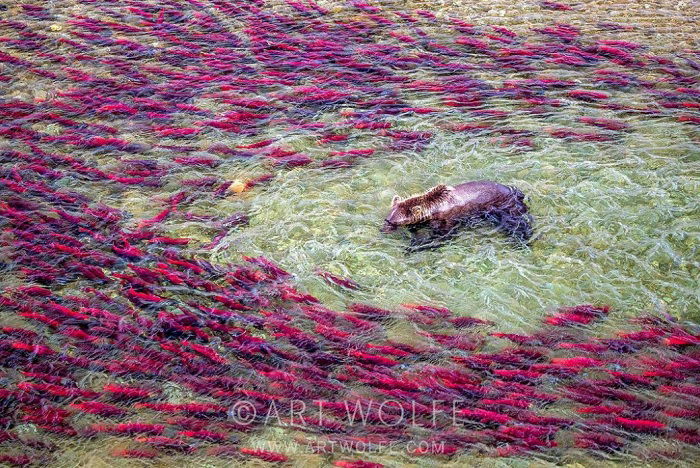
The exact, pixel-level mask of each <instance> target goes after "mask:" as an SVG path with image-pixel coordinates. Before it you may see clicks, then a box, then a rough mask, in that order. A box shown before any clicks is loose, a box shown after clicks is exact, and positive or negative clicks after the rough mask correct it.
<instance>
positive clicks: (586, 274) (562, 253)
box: [185, 122, 700, 330]
mask: <svg viewBox="0 0 700 468" xmlns="http://www.w3.org/2000/svg"><path fill="white" fill-rule="evenodd" d="M532 124H533V125H537V124H538V123H537V122H533V123H532ZM426 127H427V126H426ZM685 131H686V130H685V129H684V128H682V126H681V125H680V124H675V123H673V122H669V123H666V124H665V125H663V127H662V128H659V129H658V130H657V129H654V128H648V127H645V126H644V125H642V124H640V125H639V127H635V129H634V133H631V134H630V135H629V136H628V137H625V138H623V139H622V140H621V141H620V142H619V144H618V143H616V144H609V145H608V144H604V145H603V144H599V143H597V144H585V143H577V144H570V143H562V142H559V141H555V140H554V139H548V138H544V137H543V138H540V139H538V140H536V144H537V150H535V151H531V152H527V153H519V152H513V151H512V150H510V149H507V148H499V147H498V145H495V144H493V143H490V142H489V141H488V139H483V138H481V139H474V138H471V137H469V136H465V135H456V134H446V133H442V134H438V135H437V136H436V138H435V141H434V142H433V144H431V145H430V146H429V147H428V148H427V149H426V150H425V151H423V152H422V153H415V152H402V153H400V154H392V155H389V156H387V157H382V158H381V160H380V159H375V160H373V159H369V160H367V161H365V162H363V163H362V164H360V165H359V166H357V167H354V168H351V169H344V170H332V169H318V170H308V169H303V168H302V169H296V170H292V171H289V172H286V173H283V174H281V175H279V176H278V178H277V179H276V181H275V182H274V183H273V184H271V185H270V186H269V187H268V188H266V189H264V191H257V190H256V191H255V192H253V193H245V194H243V195H236V196H233V199H232V200H227V201H226V202H224V204H225V205H227V206H231V208H233V207H234V206H235V207H240V208H244V209H246V210H247V211H248V212H249V213H250V215H251V222H250V226H249V227H246V228H243V229H239V230H237V231H235V232H233V233H232V234H230V235H229V236H228V237H227V238H226V239H225V240H224V241H223V242H222V243H221V244H220V245H219V247H218V248H217V249H215V251H214V252H213V255H212V258H213V259H215V260H217V261H222V262H227V261H234V260H237V259H238V255H239V254H240V253H245V254H261V255H267V256H268V257H270V258H271V259H273V260H275V261H277V262H279V263H280V264H281V265H282V266H283V267H284V268H286V269H288V270H289V271H290V272H293V273H294V274H296V275H297V276H298V278H299V280H300V282H301V284H302V285H303V286H304V287H305V288H306V289H308V290H309V291H310V292H311V293H312V294H314V295H316V296H317V297H319V299H321V300H322V301H323V302H328V303H329V304H332V305H336V306H337V307H342V305H343V304H345V303H347V302H349V301H357V300H359V301H370V302H372V303H376V304H378V305H382V306H387V307H390V306H395V305H397V304H399V303H404V302H425V301H427V302H431V303H435V304H439V305H444V306H447V307H450V308H452V309H453V310H455V311H457V312H459V313H464V314H472V315H475V316H479V317H482V318H488V319H491V320H495V321H497V322H499V324H501V325H502V326H506V327H508V328H512V329H514V330H517V329H523V328H524V327H527V324H532V323H537V322H538V320H537V318H539V317H540V316H541V315H542V314H543V309H546V308H551V307H555V306H557V305H561V304H576V303H581V302H595V303H608V304H611V305H612V306H613V307H614V308H615V310H616V311H617V314H622V315H638V314H639V313H640V312H643V311H647V312H648V311H655V310H665V311H668V312H669V313H671V314H673V315H676V316H678V317H682V318H686V319H693V318H694V319H696V320H697V318H698V315H697V311H698V310H699V308H698V305H699V302H698V301H699V295H698V291H699V290H698V288H697V284H698V283H697V281H698V250H697V249H698V235H699V233H700V229H699V228H698V223H697V219H698V218H697V216H698V214H699V212H698V200H697V197H696V194H697V193H698V188H699V187H698V184H699V182H698V179H697V170H698V158H697V155H696V156H695V157H693V156H691V155H689V154H688V148H687V146H688V142H687V137H686V136H685V135H684V132H685ZM476 179H492V180H496V181H499V182H501V183H504V184H512V185H516V186H518V187H520V188H521V189H522V190H523V191H524V192H525V193H526V194H527V203H528V205H529V206H530V210H531V212H532V214H533V215H534V217H535V229H536V240H535V242H533V245H532V247H531V248H529V249H517V248H514V247H513V245H512V244H511V243H509V242H508V241H507V239H505V238H504V237H503V236H501V235H499V234H497V233H494V232H492V231H491V230H490V229H487V228H483V229H477V230H473V231H465V232H463V233H462V234H461V235H460V236H459V237H458V239H456V240H454V241H452V242H450V243H449V244H447V245H445V246H443V247H441V248H439V249H436V250H430V251H423V252H417V253H412V254H406V252H405V248H406V246H407V239H406V235H405V234H404V235H401V234H392V235H385V234H380V233H379V231H378V230H379V227H380V225H381V222H382V220H383V217H384V216H386V214H387V213H388V209H389V206H390V203H391V198H392V196H393V195H394V194H399V195H402V196H405V195H409V194H411V193H415V192H422V191H424V190H425V189H426V188H429V187H432V186H433V185H435V184H438V183H448V184H456V183H459V182H462V181H467V180H476ZM187 231H188V230H187V229H185V232H187ZM316 267H320V268H322V269H326V270H329V271H331V272H333V273H336V274H340V275H344V276H350V277H352V278H354V279H355V280H356V281H358V282H359V283H360V284H361V285H362V290H361V291H360V292H356V293H347V292H343V291H340V290H339V289H338V288H337V287H335V286H330V285H327V284H326V283H325V282H324V281H323V280H322V279H320V278H318V277H317V276H315V275H314V274H313V270H314V268H316Z"/></svg>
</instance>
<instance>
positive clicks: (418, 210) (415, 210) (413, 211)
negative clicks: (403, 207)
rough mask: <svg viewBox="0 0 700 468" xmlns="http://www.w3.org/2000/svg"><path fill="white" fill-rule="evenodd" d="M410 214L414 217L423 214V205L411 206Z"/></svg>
mask: <svg viewBox="0 0 700 468" xmlns="http://www.w3.org/2000/svg"><path fill="white" fill-rule="evenodd" d="M411 214H412V215H413V216H415V217H416V218H420V217H421V216H422V215H423V207H422V206H414V207H413V208H411Z"/></svg>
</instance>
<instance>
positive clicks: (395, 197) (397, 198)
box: [391, 195, 401, 206]
mask: <svg viewBox="0 0 700 468" xmlns="http://www.w3.org/2000/svg"><path fill="white" fill-rule="evenodd" d="M400 201H401V197H400V196H398V195H394V198H392V199H391V206H396V204H397V203H398V202H400Z"/></svg>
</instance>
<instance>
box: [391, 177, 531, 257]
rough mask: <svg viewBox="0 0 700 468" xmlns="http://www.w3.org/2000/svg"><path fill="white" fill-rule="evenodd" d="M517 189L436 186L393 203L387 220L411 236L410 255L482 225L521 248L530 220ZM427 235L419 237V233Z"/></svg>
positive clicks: (491, 185) (494, 185)
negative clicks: (501, 234)
mask: <svg viewBox="0 0 700 468" xmlns="http://www.w3.org/2000/svg"><path fill="white" fill-rule="evenodd" d="M524 199H525V195H524V194H523V193H522V192H521V191H520V190H519V189H517V188H516V187H510V186H504V185H501V184H498V183H496V182H492V181H475V182H467V183H464V184H460V185H457V186H456V187H450V186H446V185H442V184H441V185H438V186H436V187H433V188H431V189H430V190H428V191H427V192H426V193H424V194H421V195H415V196H412V197H410V198H407V199H404V200H402V199H396V198H395V199H394V201H393V203H392V212H391V213H390V215H389V217H388V218H387V222H388V221H389V220H390V219H399V220H401V222H400V223H397V225H400V226H405V227H407V228H408V230H409V232H411V234H412V239H411V243H410V247H409V251H416V250H425V249H430V248H436V247H439V246H441V245H443V244H444V243H445V242H447V241H449V240H450V239H452V238H454V237H455V236H456V235H457V234H458V231H459V230H460V228H463V227H471V228H473V227H475V226H477V225H479V224H482V223H485V222H486V223H489V224H492V225H494V226H495V227H496V228H497V229H498V230H499V231H501V232H503V233H504V234H506V235H508V236H509V237H511V238H512V239H514V240H516V241H518V243H519V244H521V245H524V244H526V243H527V241H528V240H529V239H530V238H531V237H532V227H531V223H532V217H531V216H530V215H529V213H528V208H527V205H525V202H524ZM426 230H428V231H429V235H428V236H427V237H426V236H424V235H423V236H421V235H420V233H421V232H425V231H426Z"/></svg>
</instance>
